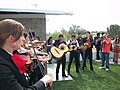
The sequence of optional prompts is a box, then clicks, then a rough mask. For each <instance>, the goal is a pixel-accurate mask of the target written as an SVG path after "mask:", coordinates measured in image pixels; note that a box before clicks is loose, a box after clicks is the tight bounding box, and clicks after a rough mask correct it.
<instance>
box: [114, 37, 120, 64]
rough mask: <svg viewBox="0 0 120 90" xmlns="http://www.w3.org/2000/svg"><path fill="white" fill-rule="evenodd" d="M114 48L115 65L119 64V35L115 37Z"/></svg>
mask: <svg viewBox="0 0 120 90" xmlns="http://www.w3.org/2000/svg"><path fill="white" fill-rule="evenodd" d="M113 47H114V50H113V52H114V58H113V61H114V63H115V64H118V56H119V53H120V36H119V35H116V36H115V40H114V42H113Z"/></svg>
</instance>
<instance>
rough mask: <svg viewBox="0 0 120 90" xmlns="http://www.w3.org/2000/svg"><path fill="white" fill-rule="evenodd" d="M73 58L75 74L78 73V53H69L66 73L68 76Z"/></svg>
mask: <svg viewBox="0 0 120 90" xmlns="http://www.w3.org/2000/svg"><path fill="white" fill-rule="evenodd" d="M73 58H75V65H76V72H78V71H79V66H80V61H79V59H78V52H77V51H71V52H70V59H69V64H68V73H69V74H70V67H71V64H72V61H73Z"/></svg>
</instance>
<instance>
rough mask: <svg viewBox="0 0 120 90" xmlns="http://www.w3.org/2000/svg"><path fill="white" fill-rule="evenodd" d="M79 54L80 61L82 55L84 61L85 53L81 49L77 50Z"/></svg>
mask: <svg viewBox="0 0 120 90" xmlns="http://www.w3.org/2000/svg"><path fill="white" fill-rule="evenodd" d="M77 52H78V59H79V61H80V54H81V56H82V60H83V59H84V52H83V51H82V50H81V49H80V50H77Z"/></svg>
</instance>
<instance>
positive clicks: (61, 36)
mask: <svg viewBox="0 0 120 90" xmlns="http://www.w3.org/2000/svg"><path fill="white" fill-rule="evenodd" d="M60 44H66V42H65V41H63V35H62V34H60V35H59V39H58V40H55V43H54V44H53V46H56V47H59V45H60ZM61 63H62V77H68V76H67V75H66V74H65V65H66V56H65V55H63V56H62V57H61V58H60V60H57V67H56V80H59V75H58V74H59V68H60V64H61Z"/></svg>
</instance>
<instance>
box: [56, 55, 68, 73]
mask: <svg viewBox="0 0 120 90" xmlns="http://www.w3.org/2000/svg"><path fill="white" fill-rule="evenodd" d="M61 63H62V75H65V65H66V56H65V55H64V56H63V57H62V58H61V59H60V60H57V67H56V74H58V73H59V68H60V65H61Z"/></svg>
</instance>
